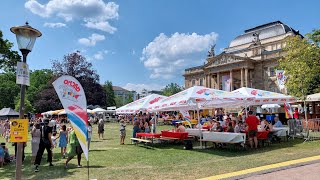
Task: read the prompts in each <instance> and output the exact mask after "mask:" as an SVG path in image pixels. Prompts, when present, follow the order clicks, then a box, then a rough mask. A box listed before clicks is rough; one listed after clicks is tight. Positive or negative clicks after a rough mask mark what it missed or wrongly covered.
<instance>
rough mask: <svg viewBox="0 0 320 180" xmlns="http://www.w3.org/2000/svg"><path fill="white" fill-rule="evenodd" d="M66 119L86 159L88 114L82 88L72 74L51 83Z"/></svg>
mask: <svg viewBox="0 0 320 180" xmlns="http://www.w3.org/2000/svg"><path fill="white" fill-rule="evenodd" d="M52 84H53V87H54V89H55V90H56V92H57V94H58V96H59V99H60V101H61V103H62V106H63V108H64V110H65V111H66V113H67V116H68V119H69V120H70V122H71V125H72V127H73V129H74V131H75V133H76V135H77V138H78V140H79V143H80V145H81V148H82V150H83V153H84V155H85V156H86V159H87V160H89V159H88V115H87V99H86V95H85V94H84V90H83V88H82V86H81V84H80V83H79V81H78V80H76V79H75V78H74V77H72V76H66V75H65V76H61V77H59V78H58V79H57V80H55V81H54V82H53V83H52Z"/></svg>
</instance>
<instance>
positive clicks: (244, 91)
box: [231, 87, 297, 105]
mask: <svg viewBox="0 0 320 180" xmlns="http://www.w3.org/2000/svg"><path fill="white" fill-rule="evenodd" d="M231 93H233V94H239V95H245V96H247V97H248V98H252V97H254V98H255V99H254V100H253V101H250V102H248V104H247V105H262V104H283V103H288V102H296V101H297V100H296V98H295V97H293V96H288V95H284V94H280V93H275V92H271V91H265V90H260V89H253V88H247V87H242V88H239V89H237V90H234V91H232V92H231Z"/></svg>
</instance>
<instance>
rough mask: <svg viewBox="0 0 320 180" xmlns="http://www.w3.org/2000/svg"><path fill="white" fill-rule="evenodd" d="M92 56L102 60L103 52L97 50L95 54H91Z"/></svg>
mask: <svg viewBox="0 0 320 180" xmlns="http://www.w3.org/2000/svg"><path fill="white" fill-rule="evenodd" d="M93 57H94V58H95V59H97V60H102V59H103V52H101V51H98V52H97V53H96V54H94V55H93Z"/></svg>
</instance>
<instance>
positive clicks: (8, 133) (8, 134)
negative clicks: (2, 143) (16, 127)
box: [5, 129, 10, 142]
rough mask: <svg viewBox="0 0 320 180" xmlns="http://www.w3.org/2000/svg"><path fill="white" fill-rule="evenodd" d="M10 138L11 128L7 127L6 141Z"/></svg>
mask: <svg viewBox="0 0 320 180" xmlns="http://www.w3.org/2000/svg"><path fill="white" fill-rule="evenodd" d="M9 138H10V129H7V130H6V132H5V139H6V142H9Z"/></svg>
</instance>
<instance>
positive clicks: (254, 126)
mask: <svg viewBox="0 0 320 180" xmlns="http://www.w3.org/2000/svg"><path fill="white" fill-rule="evenodd" d="M246 123H247V125H248V135H249V142H250V146H251V148H253V142H252V139H253V141H254V145H255V148H256V149H257V148H258V139H257V133H258V124H259V123H260V121H259V119H258V118H257V117H256V116H254V115H253V112H252V111H249V116H248V117H247V119H246Z"/></svg>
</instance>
